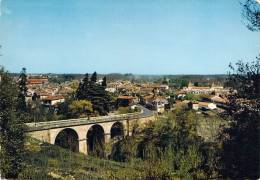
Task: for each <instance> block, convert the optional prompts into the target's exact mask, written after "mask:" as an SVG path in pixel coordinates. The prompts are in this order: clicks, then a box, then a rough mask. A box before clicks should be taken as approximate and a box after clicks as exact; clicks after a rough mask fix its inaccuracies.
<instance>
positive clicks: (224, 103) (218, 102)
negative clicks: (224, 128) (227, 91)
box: [211, 96, 230, 108]
mask: <svg viewBox="0 0 260 180" xmlns="http://www.w3.org/2000/svg"><path fill="white" fill-rule="evenodd" d="M211 102H212V103H214V104H216V105H217V106H218V107H221V108H228V107H229V104H230V102H229V100H228V99H223V98H221V97H217V96H215V97H213V98H211Z"/></svg>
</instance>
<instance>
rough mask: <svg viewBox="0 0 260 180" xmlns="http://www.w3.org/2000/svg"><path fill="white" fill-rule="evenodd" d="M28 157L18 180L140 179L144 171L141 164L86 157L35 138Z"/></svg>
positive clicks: (27, 153)
mask: <svg viewBox="0 0 260 180" xmlns="http://www.w3.org/2000/svg"><path fill="white" fill-rule="evenodd" d="M25 158H26V160H25V165H26V166H25V167H26V168H25V169H24V171H23V172H21V173H20V174H19V179H133V178H134V179H137V178H138V176H139V175H140V173H141V172H142V169H143V165H142V163H140V161H132V162H131V163H120V162H115V161H111V160H108V159H100V158H96V157H92V156H86V155H84V154H80V153H73V152H71V151H69V150H65V149H62V148H60V147H58V146H55V145H51V144H48V143H43V142H41V141H39V140H36V139H33V138H27V142H26V155H25Z"/></svg>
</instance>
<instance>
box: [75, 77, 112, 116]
mask: <svg viewBox="0 0 260 180" xmlns="http://www.w3.org/2000/svg"><path fill="white" fill-rule="evenodd" d="M96 81H97V73H96V72H94V73H93V75H92V76H91V78H90V81H89V80H88V74H86V75H85V78H84V79H83V83H80V85H79V88H78V89H77V93H76V98H77V99H78V100H87V101H91V103H92V106H93V111H97V112H98V113H99V114H100V115H106V114H107V112H109V102H110V100H111V97H110V96H109V94H108V93H107V92H106V91H105V86H101V85H99V84H97V83H96Z"/></svg>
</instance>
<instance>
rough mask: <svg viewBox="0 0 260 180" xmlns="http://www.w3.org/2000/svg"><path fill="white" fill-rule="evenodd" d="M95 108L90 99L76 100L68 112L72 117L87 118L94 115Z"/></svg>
mask: <svg viewBox="0 0 260 180" xmlns="http://www.w3.org/2000/svg"><path fill="white" fill-rule="evenodd" d="M92 112H93V109H92V104H91V102H90V101H86V100H75V101H73V102H72V103H71V104H70V105H69V108H68V113H69V115H70V117H71V118H85V117H89V116H91V115H92Z"/></svg>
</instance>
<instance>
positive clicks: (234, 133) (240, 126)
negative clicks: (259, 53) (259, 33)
mask: <svg viewBox="0 0 260 180" xmlns="http://www.w3.org/2000/svg"><path fill="white" fill-rule="evenodd" d="M259 61H260V57H258V58H257V61H255V62H252V63H251V64H249V63H243V62H242V61H238V63H237V64H236V65H237V67H236V68H237V69H235V67H233V66H231V65H230V68H231V69H232V70H233V73H232V74H231V73H230V77H229V80H230V82H231V83H232V85H234V86H235V87H236V89H237V90H238V97H240V98H247V99H249V101H244V102H243V103H240V102H239V101H238V102H237V101H232V100H231V104H230V109H228V111H227V113H228V115H230V116H231V117H232V119H231V122H230V123H229V128H226V129H224V130H223V132H222V133H221V134H220V140H222V151H221V159H220V162H221V165H222V168H221V170H220V173H221V175H222V176H223V178H231V179H257V178H259V177H260V174H259V147H260V141H259V134H260V122H259V119H260V113H259V104H258V106H257V103H259V97H260V94H259V93H260V92H259V90H260V75H259ZM255 105H256V106H255Z"/></svg>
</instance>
